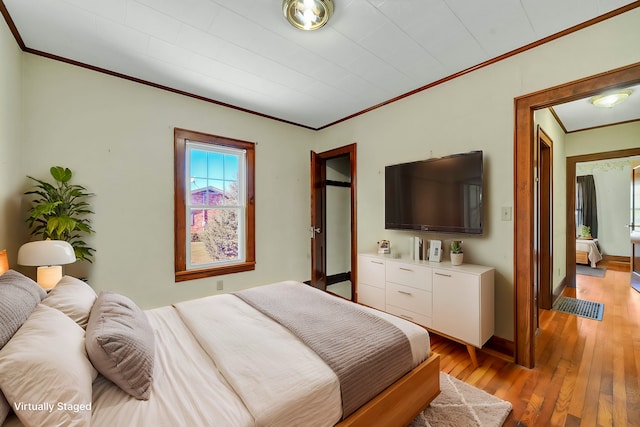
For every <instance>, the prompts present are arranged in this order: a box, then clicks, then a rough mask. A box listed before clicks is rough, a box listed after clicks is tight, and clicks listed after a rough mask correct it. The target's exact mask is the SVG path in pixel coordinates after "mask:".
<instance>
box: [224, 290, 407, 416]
mask: <svg viewBox="0 0 640 427" xmlns="http://www.w3.org/2000/svg"><path fill="white" fill-rule="evenodd" d="M234 295H235V296H237V297H238V298H240V299H242V300H243V301H244V302H246V303H247V304H249V305H251V306H252V307H254V308H255V309H257V310H258V311H260V312H262V313H264V314H265V315H267V316H269V317H271V318H272V319H273V320H275V321H276V322H278V323H280V324H281V325H283V326H284V327H286V328H287V329H289V330H290V331H291V332H292V333H293V334H294V335H296V336H297V337H298V338H299V339H300V340H301V341H302V342H304V343H305V344H306V345H307V346H308V347H309V348H311V349H312V350H314V351H315V352H316V353H317V354H318V355H319V356H320V358H322V359H323V360H324V362H325V363H326V364H327V365H328V366H329V367H330V368H331V369H333V371H334V372H335V373H336V375H337V376H338V380H339V381H340V390H341V393H342V417H343V419H344V418H346V417H347V416H349V415H351V414H352V413H353V412H355V411H356V410H357V409H358V408H359V407H361V406H362V405H364V404H365V403H366V402H367V401H369V400H371V399H372V398H373V397H374V396H376V395H377V394H379V393H380V392H382V391H383V390H384V389H385V388H387V387H388V386H389V385H391V384H392V383H393V382H395V381H396V380H398V379H399V378H401V377H402V376H403V375H404V374H406V373H407V372H409V371H410V370H411V369H412V367H413V357H412V354H411V344H410V343H409V339H408V338H407V337H406V335H405V334H404V333H403V332H402V331H401V330H400V329H398V328H397V327H396V326H394V325H392V324H391V323H389V322H387V321H386V320H384V319H381V318H379V317H377V316H375V315H373V314H370V313H367V312H366V311H364V310H362V309H361V308H360V307H358V306H356V305H355V304H353V303H350V302H347V301H344V300H340V299H338V298H337V297H334V296H331V295H328V294H326V293H324V292H322V291H319V290H317V289H315V288H312V287H310V286H307V285H304V284H302V283H297V282H283V283H279V284H275V285H271V286H268V287H257V288H251V289H246V290H243V291H239V292H235V293H234Z"/></svg>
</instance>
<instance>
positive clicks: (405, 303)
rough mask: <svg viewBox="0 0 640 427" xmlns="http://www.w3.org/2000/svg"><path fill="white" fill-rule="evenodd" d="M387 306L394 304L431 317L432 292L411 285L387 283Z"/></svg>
mask: <svg viewBox="0 0 640 427" xmlns="http://www.w3.org/2000/svg"><path fill="white" fill-rule="evenodd" d="M386 296H387V307H388V306H389V305H393V306H395V307H399V308H403V309H405V310H409V311H412V312H414V313H417V314H421V315H424V316H429V317H431V304H432V302H431V301H432V295H431V292H427V291H423V290H421V289H416V288H412V287H410V286H404V285H398V284H397V283H387V294H386Z"/></svg>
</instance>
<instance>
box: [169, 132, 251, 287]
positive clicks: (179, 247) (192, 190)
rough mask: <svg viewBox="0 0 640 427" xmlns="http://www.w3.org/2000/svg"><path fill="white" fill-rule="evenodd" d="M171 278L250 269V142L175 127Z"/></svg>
mask: <svg viewBox="0 0 640 427" xmlns="http://www.w3.org/2000/svg"><path fill="white" fill-rule="evenodd" d="M174 136H175V154H174V156H175V158H174V162H175V172H174V180H175V189H174V192H175V194H174V197H175V231H174V233H175V280H176V282H179V281H184V280H191V279H199V278H202V277H209V276H217V275H221V274H229V273H237V272H240V271H248V270H253V269H254V268H255V203H254V168H255V150H254V146H255V144H254V143H252V142H247V141H240V140H237V139H230V138H225V137H220V136H214V135H207V134H204V133H199V132H194V131H188V130H184V129H175V131H174Z"/></svg>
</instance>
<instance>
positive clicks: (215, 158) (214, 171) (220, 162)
mask: <svg viewBox="0 0 640 427" xmlns="http://www.w3.org/2000/svg"><path fill="white" fill-rule="evenodd" d="M225 157H227V156H226V155H224V154H222V153H211V152H209V157H208V165H207V170H208V172H209V176H208V178H209V179H224V158H225Z"/></svg>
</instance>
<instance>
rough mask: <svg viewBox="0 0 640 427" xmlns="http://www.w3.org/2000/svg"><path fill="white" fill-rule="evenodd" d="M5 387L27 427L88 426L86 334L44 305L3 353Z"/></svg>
mask: <svg viewBox="0 0 640 427" xmlns="http://www.w3.org/2000/svg"><path fill="white" fill-rule="evenodd" d="M0 372H2V373H3V374H2V375H0V388H1V389H2V392H3V393H4V395H5V396H6V398H7V400H8V401H9V402H11V403H12V406H13V411H14V412H15V414H16V415H17V416H18V418H19V419H20V421H22V423H23V424H24V425H30V426H54V425H60V426H62V425H64V426H83V427H84V426H88V425H89V424H90V420H91V398H92V390H91V387H92V383H93V380H94V379H95V378H96V376H97V371H96V370H95V368H94V367H93V366H92V365H91V362H89V358H88V357H87V352H86V350H85V346H84V331H83V330H82V328H81V327H80V326H78V325H77V324H76V323H75V322H74V321H73V320H71V319H70V318H69V317H67V316H66V315H65V314H63V313H62V312H61V311H58V310H56V309H53V308H51V307H47V306H45V305H42V304H39V305H38V307H36V309H35V310H34V312H33V313H32V314H31V316H30V317H29V319H27V321H26V322H25V323H24V325H22V327H21V328H20V329H19V330H18V332H16V333H15V335H14V336H13V338H11V340H10V341H9V342H8V343H7V344H6V345H5V346H4V347H3V348H2V350H0Z"/></svg>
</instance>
